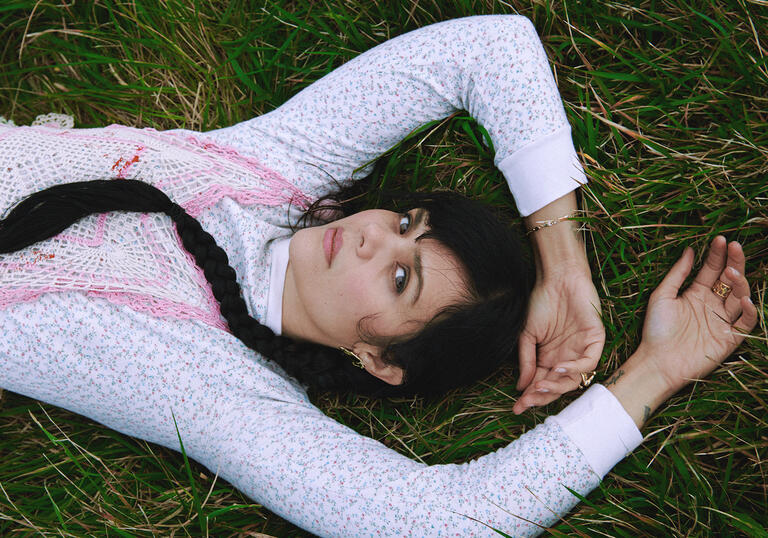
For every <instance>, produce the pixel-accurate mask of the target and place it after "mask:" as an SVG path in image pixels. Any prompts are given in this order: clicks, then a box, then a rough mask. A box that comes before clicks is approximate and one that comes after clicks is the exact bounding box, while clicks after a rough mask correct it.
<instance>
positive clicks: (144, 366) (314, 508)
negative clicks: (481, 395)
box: [0, 293, 623, 536]
mask: <svg viewBox="0 0 768 538" xmlns="http://www.w3.org/2000/svg"><path fill="white" fill-rule="evenodd" d="M0 326H2V327H3V331H4V335H5V338H6V345H5V346H4V347H3V348H2V349H0V364H2V368H0V387H3V388H5V389H8V390H11V391H14V392H18V393H21V394H24V395H27V396H29V397H33V398H37V399H40V400H43V401H46V402H49V403H52V404H54V405H58V406H61V407H64V408H66V409H69V410H71V411H74V412H76V413H80V414H83V415H85V416H88V417H90V418H92V419H94V420H96V421H98V422H101V423H103V424H105V425H107V426H108V427H110V428H113V429H115V430H118V431H120V432H123V433H126V434H128V435H133V436H136V437H140V438H142V439H146V440H148V441H151V442H155V443H159V444H161V445H163V446H166V447H169V448H172V449H176V450H178V449H179V445H178V441H177V437H176V429H175V426H174V419H175V420H176V423H177V424H178V427H179V433H180V435H181V438H182V440H183V442H184V446H185V449H186V451H187V453H188V454H189V455H190V457H192V458H193V459H195V460H197V461H199V462H200V463H202V464H203V465H205V466H206V467H208V468H209V469H210V470H211V472H214V473H218V474H219V475H220V476H222V477H223V478H225V479H227V480H228V481H229V482H231V483H232V484H233V485H234V486H235V487H237V488H238V489H240V490H241V491H243V492H244V493H246V494H247V495H248V496H249V497H251V498H253V499H255V500H256V501H258V502H260V503H263V504H264V505H265V506H266V507H268V508H269V509H270V510H272V511H274V512H276V513H278V514H280V515H281V516H283V517H285V518H286V519H289V520H290V521H293V522H294V523H296V524H297V525H300V526H301V527H303V528H306V529H308V530H310V531H311V532H314V533H316V534H319V535H322V536H361V535H362V536H365V535H381V536H391V535H394V536H402V535H412V536H485V535H488V536H494V535H495V534H494V533H493V532H492V531H491V530H490V528H489V527H488V526H486V525H490V526H491V527H495V528H497V529H499V530H502V531H503V532H506V533H507V534H511V535H514V536H519V535H530V534H536V533H537V532H538V531H539V530H540V528H539V527H538V525H544V526H547V525H550V524H552V523H554V522H555V521H556V519H557V518H558V517H559V516H562V515H563V514H565V513H566V512H567V511H568V510H569V509H570V508H571V507H572V506H573V505H574V504H576V502H577V501H578V499H577V498H576V497H575V496H574V495H573V494H572V493H570V492H569V491H568V488H570V489H573V490H575V491H578V492H579V493H581V494H587V493H588V492H589V491H590V490H591V489H592V488H594V487H595V486H596V485H597V484H598V483H599V480H600V478H601V474H597V473H596V472H595V471H594V470H593V469H592V468H591V466H590V462H589V460H588V458H587V457H586V456H585V455H584V454H583V453H582V452H581V450H580V449H579V448H578V446H577V444H576V443H574V442H573V440H572V439H571V437H570V436H569V435H568V433H567V432H566V429H567V426H566V427H561V425H560V422H559V421H558V419H548V420H547V421H546V422H545V423H544V424H542V425H540V426H538V427H537V428H535V429H534V430H532V431H531V432H528V433H526V434H525V435H523V436H521V437H520V438H519V439H518V440H516V441H514V442H512V443H511V444H510V445H508V446H507V447H505V448H502V449H501V450H498V451H496V452H495V453H493V454H489V455H486V456H483V457H480V458H478V459H476V460H475V461H473V462H470V463H465V464H461V465H433V466H427V465H424V464H421V463H418V462H415V461H412V460H410V459H408V458H406V457H405V456H402V455H400V454H398V453H396V452H395V451H393V450H391V449H388V448H386V447H385V446H384V445H382V444H381V443H379V442H377V441H375V440H372V439H369V438H366V437H364V436H361V435H359V434H357V433H355V432H354V431H352V430H351V429H349V428H347V427H345V426H343V425H341V424H339V423H337V422H335V421H333V420H332V419H330V418H328V417H326V416H325V415H324V414H323V413H322V412H320V410H318V409H317V408H315V407H314V406H312V405H311V404H310V403H309V401H308V400H307V398H306V395H305V394H304V392H303V391H302V390H301V389H300V388H298V387H297V386H296V385H294V384H293V383H292V382H291V381H290V380H288V379H286V378H285V377H284V375H281V372H280V371H279V368H277V367H275V366H274V365H271V364H269V363H268V362H266V361H263V360H262V359H261V358H260V357H259V356H258V355H256V354H254V353H253V352H251V351H250V350H248V349H246V348H245V347H244V346H243V345H242V344H241V343H240V342H239V341H238V340H236V339H235V338H234V337H232V336H231V335H229V334H228V333H225V332H223V331H215V330H211V329H210V328H208V327H205V326H204V325H202V324H199V323H197V322H194V321H189V320H161V319H157V318H153V317H150V316H148V315H146V314H143V313H140V312H134V311H132V310H130V309H128V308H126V307H123V306H118V305H113V304H110V303H107V302H105V301H103V300H98V299H91V298H88V297H86V296H84V295H81V294H76V293H72V294H47V295H44V296H42V297H40V298H39V299H38V300H37V301H35V302H33V303H23V304H17V305H14V306H12V307H10V308H8V309H5V310H0ZM605 427H607V426H605ZM621 456H623V454H620V455H619V457H618V459H621ZM614 463H615V462H614Z"/></svg>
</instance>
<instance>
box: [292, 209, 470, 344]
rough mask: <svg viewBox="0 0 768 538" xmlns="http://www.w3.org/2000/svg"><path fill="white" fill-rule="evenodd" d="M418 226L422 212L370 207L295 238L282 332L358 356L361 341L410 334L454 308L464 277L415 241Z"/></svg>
mask: <svg viewBox="0 0 768 538" xmlns="http://www.w3.org/2000/svg"><path fill="white" fill-rule="evenodd" d="M426 221H427V213H426V211H425V210H423V209H414V210H412V211H409V212H408V213H402V214H401V213H394V212H392V211H385V210H380V209H374V210H369V211H363V212H360V213H356V214H354V215H352V216H349V217H346V218H344V219H341V220H337V221H335V222H332V223H330V224H326V225H324V226H317V227H314V228H305V229H303V230H300V231H299V232H297V233H296V234H295V235H294V236H293V238H292V239H291V243H290V261H289V263H288V268H287V271H286V279H285V289H284V291H283V333H284V334H286V335H287V336H291V337H294V338H299V339H303V340H309V341H312V342H315V343H318V344H323V345H327V346H333V347H339V346H344V347H347V348H350V349H353V350H355V351H356V352H358V353H359V352H360V351H361V350H362V351H363V352H365V351H366V350H368V348H367V347H366V346H367V344H366V343H365V338H364V337H365V336H366V335H370V336H374V337H377V338H379V337H381V338H384V339H388V338H391V337H397V336H402V335H407V334H411V333H415V332H418V331H419V330H420V329H421V328H422V327H423V325H424V323H425V322H427V321H429V320H431V319H432V318H433V317H434V316H435V315H436V314H437V313H438V312H439V311H440V310H441V309H442V308H444V307H446V306H448V305H452V304H456V303H459V302H461V301H462V298H463V297H464V295H465V293H466V286H465V284H464V271H463V269H462V268H461V265H460V263H459V262H458V260H457V258H456V257H455V256H454V255H453V254H452V253H451V252H450V251H449V250H448V249H446V248H445V247H443V246H442V245H441V244H440V243H438V242H437V241H434V240H432V239H420V236H421V235H422V234H423V233H424V232H426V231H427V230H428V228H427V226H426ZM361 334H362V336H361Z"/></svg>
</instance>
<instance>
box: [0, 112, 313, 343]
mask: <svg viewBox="0 0 768 538" xmlns="http://www.w3.org/2000/svg"><path fill="white" fill-rule="evenodd" d="M71 126H72V120H71V118H68V117H66V116H64V117H62V116H55V115H48V116H42V117H39V118H38V120H37V121H36V124H33V125H32V126H30V127H13V126H12V124H9V122H3V123H2V124H0V212H5V213H7V211H8V210H10V209H11V208H12V207H13V206H14V205H15V204H16V203H18V202H19V201H20V200H21V199H22V198H23V197H25V196H28V195H29V194H31V193H33V192H36V191H38V190H41V189H44V188H46V187H50V186H52V185H55V184H59V183H66V182H73V181H88V180H94V179H114V180H118V181H119V180H120V179H123V178H129V179H138V180H141V181H145V182H147V183H150V184H152V185H154V186H155V187H157V188H159V189H160V190H162V191H163V192H165V193H166V194H167V195H168V196H169V197H170V198H171V199H172V200H173V201H175V202H176V203H178V204H179V205H181V206H182V207H184V209H185V210H186V211H187V212H188V213H189V214H190V215H192V216H193V217H196V216H198V215H199V214H200V213H201V212H203V211H204V210H206V209H208V208H210V207H211V206H213V205H214V204H216V203H217V202H218V201H219V200H221V199H222V198H223V197H229V198H231V199H233V200H235V201H236V202H237V203H239V204H241V205H244V206H249V205H254V204H261V205H264V206H277V205H282V204H287V203H292V204H295V205H298V206H299V207H306V202H307V198H306V196H304V195H303V194H302V193H301V192H300V191H299V190H298V189H297V188H296V187H295V186H294V185H292V184H291V183H290V182H288V181H287V180H286V179H285V178H283V177H282V176H280V175H279V174H278V173H276V172H274V171H272V170H269V169H267V168H265V167H264V166H262V165H261V164H260V163H259V162H257V161H256V160H255V159H253V158H250V157H247V156H243V155H241V154H239V153H238V152H237V151H236V150H233V149H231V148H224V147H221V146H218V145H216V144H213V143H211V142H210V141H206V140H204V139H203V138H201V137H196V136H192V135H190V134H189V133H188V132H184V133H183V134H181V133H173V132H158V131H156V130H154V129H135V128H130V127H123V126H119V125H111V126H109V127H106V128H103V129H69V127H71ZM0 282H2V286H0V309H3V308H6V307H8V306H9V305H12V304H15V303H19V302H25V301H31V300H34V299H35V298H37V297H39V296H40V295H41V294H43V293H48V292H72V291H78V292H84V293H87V294H89V295H91V296H97V297H103V298H104V299H106V300H108V301H111V302H113V303H116V304H121V305H126V306H128V307H130V308H132V309H134V310H137V311H140V312H146V313H150V314H152V315H154V316H157V317H170V318H176V319H197V320H200V321H202V322H204V323H206V324H208V325H211V326H214V327H218V328H221V329H225V330H226V324H225V322H224V320H223V319H222V318H221V315H220V313H219V309H218V305H217V304H216V301H215V299H214V297H213V294H212V292H211V289H210V286H209V284H208V283H207V281H206V279H205V276H204V275H203V273H202V271H201V270H200V269H199V268H198V267H197V266H196V265H195V262H194V260H193V258H192V257H191V255H190V254H189V253H187V251H186V250H185V249H184V247H183V246H182V244H181V240H180V238H179V236H178V234H177V233H176V227H175V224H174V223H173V222H172V221H171V220H170V218H168V217H167V216H165V215H163V214H140V213H126V212H112V213H105V214H100V215H91V216H89V217H86V218H84V219H82V220H81V221H79V222H77V223H76V224H74V225H72V226H71V227H69V228H68V229H67V230H65V231H64V232H63V233H61V234H59V235H57V236H55V237H53V238H51V239H48V240H46V241H41V242H39V243H37V244H34V245H32V246H30V247H27V248H25V249H23V250H20V251H17V252H13V253H10V254H0Z"/></svg>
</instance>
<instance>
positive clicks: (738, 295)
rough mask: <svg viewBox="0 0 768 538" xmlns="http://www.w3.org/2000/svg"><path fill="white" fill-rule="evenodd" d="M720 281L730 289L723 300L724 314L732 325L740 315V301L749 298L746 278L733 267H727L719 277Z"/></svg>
mask: <svg viewBox="0 0 768 538" xmlns="http://www.w3.org/2000/svg"><path fill="white" fill-rule="evenodd" d="M720 281H721V282H722V283H723V284H727V285H728V286H730V287H731V293H729V294H728V297H726V299H725V312H726V314H728V320H729V321H730V322H731V323H733V322H734V321H736V319H738V317H739V316H740V315H741V312H742V308H741V299H742V298H743V297H749V282H747V279H746V277H745V276H744V275H743V274H741V273H739V272H738V271H737V270H736V269H734V268H733V267H730V266H729V267H727V268H726V269H725V271H723V273H722V274H721V275H720Z"/></svg>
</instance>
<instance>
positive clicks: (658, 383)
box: [603, 348, 677, 428]
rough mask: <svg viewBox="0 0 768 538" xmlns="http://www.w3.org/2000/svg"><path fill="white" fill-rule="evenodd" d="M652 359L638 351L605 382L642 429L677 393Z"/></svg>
mask: <svg viewBox="0 0 768 538" xmlns="http://www.w3.org/2000/svg"><path fill="white" fill-rule="evenodd" d="M652 359H653V357H651V356H649V355H647V353H646V351H645V350H643V349H640V348H638V350H637V351H636V352H635V353H633V354H632V356H630V357H629V359H627V360H626V362H624V364H622V365H621V366H619V368H617V369H616V371H615V372H614V373H613V375H612V376H611V377H609V378H608V379H607V380H606V381H605V382H603V385H604V386H605V387H606V388H607V389H608V390H609V391H611V392H612V393H613V395H614V396H615V397H616V399H617V400H618V401H619V403H620V404H621V405H622V407H624V410H625V411H626V412H627V414H628V415H629V416H630V417H631V418H632V420H633V421H634V422H635V424H636V425H637V427H638V428H641V427H642V426H643V425H644V424H645V423H646V422H647V421H648V419H649V418H650V416H651V414H653V412H654V411H656V409H657V408H658V407H659V406H660V405H661V404H662V403H664V402H665V401H666V400H667V399H669V398H670V397H671V396H672V395H673V394H674V393H675V392H677V391H676V390H674V388H673V387H670V386H669V383H668V382H667V380H666V379H665V378H664V376H662V375H661V374H660V372H659V371H658V369H657V368H656V367H655V366H654V362H653V360H652Z"/></svg>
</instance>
